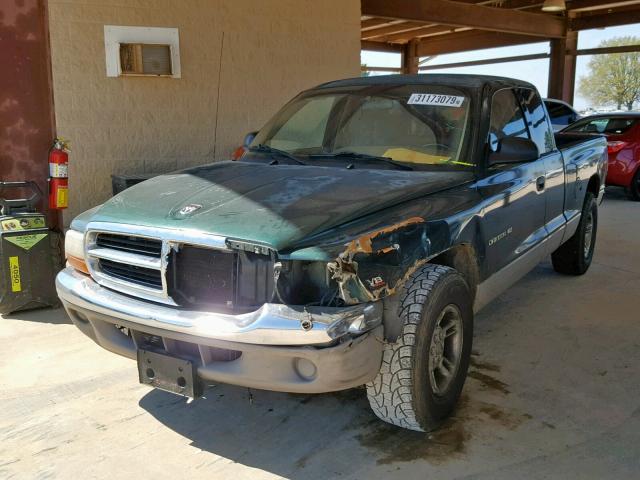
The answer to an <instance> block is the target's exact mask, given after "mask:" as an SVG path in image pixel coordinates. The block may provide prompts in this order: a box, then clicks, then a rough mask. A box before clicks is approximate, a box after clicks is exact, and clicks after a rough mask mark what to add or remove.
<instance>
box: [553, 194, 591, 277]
mask: <svg viewBox="0 0 640 480" xmlns="http://www.w3.org/2000/svg"><path fill="white" fill-rule="evenodd" d="M597 231H598V204H597V202H596V199H595V197H594V196H593V194H592V193H591V192H587V195H586V197H585V199H584V204H583V206H582V215H581V217H580V223H579V224H578V229H577V230H576V233H574V234H573V237H571V238H570V239H569V240H567V241H566V242H565V243H563V244H562V245H560V247H558V249H557V250H556V251H555V252H553V253H552V254H551V263H552V264H553V268H554V269H555V271H556V272H559V273H564V274H567V275H582V274H584V273H586V271H587V270H589V267H590V266H591V261H592V260H593V252H594V250H595V248H596V233H597Z"/></svg>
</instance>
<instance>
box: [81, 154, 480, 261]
mask: <svg viewBox="0 0 640 480" xmlns="http://www.w3.org/2000/svg"><path fill="white" fill-rule="evenodd" d="M472 179H473V174H471V173H467V172H437V173H436V172H419V171H400V170H374V169H366V170H365V169H361V170H356V169H352V170H349V169H346V168H336V167H317V166H298V165H291V166H289V165H286V166H285V165H278V166H276V165H264V164H257V163H248V162H246V163H243V162H221V163H216V164H212V165H206V166H202V167H197V168H191V169H188V170H184V171H182V172H178V173H174V174H169V175H162V176H159V177H155V178H153V179H151V180H148V181H146V182H143V183H140V184H138V185H136V186H134V187H132V188H129V189H128V190H125V191H124V192H122V193H120V194H119V195H117V196H115V197H113V198H112V199H111V200H109V201H107V202H106V203H104V204H103V205H102V206H101V207H100V208H98V209H97V210H96V211H95V212H94V213H93V214H92V215H91V217H90V221H101V222H114V223H130V224H136V225H145V226H152V227H165V228H176V229H187V230H197V231H202V232H206V233H213V234H217V235H221V236H225V237H229V238H235V239H242V240H247V241H254V242H258V243H261V244H265V245H269V246H270V247H272V248H274V249H275V250H280V251H282V250H286V249H287V248H288V247H290V246H292V245H294V244H296V243H298V242H300V241H303V240H304V239H305V238H306V237H309V236H312V235H316V234H318V233H320V232H323V231H326V230H328V229H331V228H333V227H336V226H338V225H341V224H344V223H346V222H349V221H351V220H354V219H356V218H358V217H361V216H364V215H367V214H370V213H373V212H375V211H377V210H380V209H383V208H387V207H390V206H393V205H397V204H399V203H401V202H405V201H407V200H410V199H413V198H417V197H421V196H424V195H427V194H430V193H434V192H437V191H441V190H443V189H447V188H450V187H453V186H456V185H460V184H462V183H465V182H467V181H470V180H472Z"/></svg>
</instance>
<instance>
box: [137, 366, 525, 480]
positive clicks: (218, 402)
mask: <svg viewBox="0 0 640 480" xmlns="http://www.w3.org/2000/svg"><path fill="white" fill-rule="evenodd" d="M472 370H473V371H476V372H477V373H478V374H477V375H476V378H474V377H473V376H472V379H470V380H469V381H468V382H467V385H466V387H465V394H463V397H462V399H461V401H460V405H459V407H458V409H457V410H456V412H455V413H454V415H453V417H452V418H451V419H449V420H448V421H447V422H445V423H444V424H443V426H442V427H441V428H440V429H439V430H437V431H436V432H433V433H430V434H425V433H419V432H412V431H408V430H403V429H399V428H396V427H394V426H391V425H388V424H386V423H384V422H382V421H380V420H378V419H377V417H375V415H374V414H373V413H372V412H371V410H370V408H369V404H368V401H367V399H366V393H365V390H364V389H363V388H360V389H352V390H347V391H344V392H336V393H332V394H324V395H292V394H284V393H275V392H266V391H260V390H249V389H246V388H240V387H233V386H227V385H217V386H213V387H211V388H209V389H208V390H207V391H206V394H205V398H202V399H199V400H196V401H193V402H188V401H187V400H186V399H183V398H180V397H176V396H174V395H172V394H169V393H165V392H162V391H158V390H153V391H151V392H149V393H148V394H147V395H145V396H144V397H143V398H142V399H141V400H140V406H141V407H142V408H143V409H144V410H146V411H147V412H149V413H150V414H151V415H152V416H153V417H154V418H155V419H156V420H158V421H159V422H161V423H162V424H164V425H165V426H167V427H168V428H170V429H172V430H174V431H175V432H176V433H179V434H180V435H182V436H184V437H186V438H188V439H190V441H191V445H192V446H193V447H195V448H198V449H201V450H204V451H206V452H210V453H213V454H214V455H216V457H215V458H211V459H210V460H209V461H208V462H204V463H202V464H201V465H199V466H198V467H196V468H197V469H201V470H202V471H203V472H204V471H207V472H211V471H212V469H215V471H217V472H219V473H222V472H223V471H224V468H225V463H229V464H230V463H232V462H234V463H241V464H243V465H247V466H251V467H253V468H259V469H261V470H266V471H269V472H271V473H274V474H277V475H280V476H283V477H286V478H290V479H315V478H318V479H325V478H333V477H336V476H347V475H354V474H356V472H357V474H356V475H355V476H356V477H358V478H366V477H368V476H369V475H368V473H365V472H367V471H368V470H373V469H377V468H381V467H382V468H385V466H388V465H390V464H397V463H401V462H413V461H422V462H426V463H425V467H427V468H428V467H429V465H431V466H441V465H443V464H445V463H448V462H451V461H456V460H464V457H465V452H466V443H467V441H468V440H469V439H470V438H471V437H472V436H475V435H474V432H477V430H478V429H480V428H487V427H488V428H491V429H494V430H495V429H508V430H512V429H515V428H516V427H517V426H519V425H520V424H521V423H522V422H525V421H527V420H528V419H530V418H531V417H530V416H528V415H526V414H521V413H518V412H512V411H510V410H509V409H505V408H503V407H501V406H499V404H500V403H502V402H500V400H501V399H502V398H504V396H506V395H508V393H509V392H508V390H506V389H505V388H504V387H505V384H502V383H501V382H498V381H490V380H491V377H492V376H494V375H499V373H498V374H496V372H497V371H499V367H497V366H494V365H489V366H487V364H486V363H482V362H474V365H472ZM494 384H499V386H500V388H497V389H494ZM487 390H493V392H491V395H492V398H493V399H494V400H495V399H497V400H498V401H497V402H487V401H483V400H481V398H483V399H484V400H486V399H487V396H486V393H487ZM483 393H484V395H483ZM470 399H473V400H470ZM389 468H393V469H395V468H396V467H395V466H393V467H389ZM379 473H380V471H379V470H378V474H379Z"/></svg>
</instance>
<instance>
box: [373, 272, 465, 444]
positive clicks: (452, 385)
mask: <svg viewBox="0 0 640 480" xmlns="http://www.w3.org/2000/svg"><path fill="white" fill-rule="evenodd" d="M402 295H403V297H402V298H401V304H400V313H399V315H400V319H401V320H402V322H403V328H402V333H401V334H400V336H399V337H398V339H397V341H396V342H395V343H387V344H385V346H384V351H383V360H382V365H381V367H380V372H379V373H378V376H377V377H376V378H375V379H374V380H373V382H371V383H369V384H367V397H368V398H369V403H370V404H371V408H372V409H373V411H374V412H375V414H376V415H377V416H378V417H379V418H381V419H382V420H384V421H385V422H388V423H391V424H393V425H397V426H399V427H403V428H408V429H410V430H417V431H430V430H434V429H435V428H437V427H438V425H440V423H441V422H442V420H444V419H445V418H446V417H447V416H448V415H449V414H450V413H451V411H452V410H453V409H454V407H455V405H456V403H457V401H458V398H459V397H460V392H461V391H462V387H463V385H464V381H465V378H466V376H467V369H468V367H469V358H470V355H471V342H472V339H473V310H472V301H471V295H470V293H469V288H468V286H467V284H466V282H465V281H464V279H463V278H462V276H461V275H460V274H459V273H458V272H457V271H455V270H454V269H452V268H449V267H443V266H440V265H426V266H424V267H422V268H421V269H420V270H418V271H417V272H415V273H414V274H413V275H412V276H411V277H410V279H409V280H408V282H407V284H406V285H405V287H404V289H403V292H402Z"/></svg>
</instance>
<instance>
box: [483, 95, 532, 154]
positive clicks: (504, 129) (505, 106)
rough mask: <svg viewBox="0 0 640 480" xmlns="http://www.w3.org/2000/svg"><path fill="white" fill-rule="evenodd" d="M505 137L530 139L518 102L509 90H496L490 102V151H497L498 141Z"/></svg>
mask: <svg viewBox="0 0 640 480" xmlns="http://www.w3.org/2000/svg"><path fill="white" fill-rule="evenodd" d="M505 137H520V138H530V136H529V131H528V130H527V125H526V123H525V118H524V114H523V113H522V109H521V108H520V102H519V101H518V99H517V98H516V95H515V92H514V91H513V90H511V89H504V90H498V91H497V92H496V93H495V94H494V95H493V100H492V101H491V121H490V127H489V146H490V147H491V150H493V151H497V149H498V144H499V142H500V140H502V139H503V138H505Z"/></svg>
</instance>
